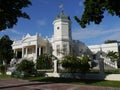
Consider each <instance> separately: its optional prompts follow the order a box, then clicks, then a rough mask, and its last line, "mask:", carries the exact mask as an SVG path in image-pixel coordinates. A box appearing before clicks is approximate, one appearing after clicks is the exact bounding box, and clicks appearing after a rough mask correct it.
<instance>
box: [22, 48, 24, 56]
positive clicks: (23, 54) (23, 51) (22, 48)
mask: <svg viewBox="0 0 120 90" xmlns="http://www.w3.org/2000/svg"><path fill="white" fill-rule="evenodd" d="M23 57H24V47H22V58H23Z"/></svg>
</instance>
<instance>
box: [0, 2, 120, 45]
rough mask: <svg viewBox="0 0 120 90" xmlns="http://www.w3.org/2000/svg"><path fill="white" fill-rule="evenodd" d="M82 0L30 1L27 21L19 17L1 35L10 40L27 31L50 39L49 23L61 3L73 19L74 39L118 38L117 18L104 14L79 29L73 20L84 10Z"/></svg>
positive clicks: (100, 40)
mask: <svg viewBox="0 0 120 90" xmlns="http://www.w3.org/2000/svg"><path fill="white" fill-rule="evenodd" d="M83 1H84V0H31V2H32V6H29V7H28V8H25V9H24V11H25V12H27V13H28V14H29V16H30V18H31V19H30V20H27V19H22V18H20V19H19V21H18V23H17V25H15V26H14V27H13V28H12V29H7V30H5V31H1V32H0V37H2V36H3V35H5V34H7V35H9V37H10V38H11V39H13V40H14V39H17V40H18V39H21V38H22V37H23V36H24V35H26V34H27V33H30V34H31V35H35V34H36V33H39V34H41V35H42V36H43V37H46V36H48V37H49V38H50V37H52V35H53V25H52V22H53V20H54V19H55V17H56V16H57V15H58V14H59V13H60V9H59V6H60V4H61V3H62V4H63V5H64V13H65V14H67V15H69V16H70V17H71V20H72V36H73V39H76V40H80V41H82V42H84V43H85V44H86V45H93V44H102V43H104V41H106V40H118V41H120V18H118V17H115V16H111V15H109V14H108V13H105V18H104V19H103V21H102V23H101V24H99V25H95V24H92V23H91V24H90V25H89V26H87V27H86V28H85V29H82V28H81V27H80V26H79V25H78V23H77V22H76V21H75V20H74V16H75V15H77V16H79V17H80V16H81V15H82V12H83V11H84V5H83Z"/></svg>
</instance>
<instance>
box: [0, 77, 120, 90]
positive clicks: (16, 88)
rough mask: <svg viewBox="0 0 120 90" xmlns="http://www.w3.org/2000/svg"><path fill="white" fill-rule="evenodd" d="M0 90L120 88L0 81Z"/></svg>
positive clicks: (19, 80)
mask: <svg viewBox="0 0 120 90" xmlns="http://www.w3.org/2000/svg"><path fill="white" fill-rule="evenodd" d="M0 90H120V88H112V87H98V86H86V85H73V84H72V85H71V84H63V83H44V82H29V81H27V80H21V79H14V78H12V79H0Z"/></svg>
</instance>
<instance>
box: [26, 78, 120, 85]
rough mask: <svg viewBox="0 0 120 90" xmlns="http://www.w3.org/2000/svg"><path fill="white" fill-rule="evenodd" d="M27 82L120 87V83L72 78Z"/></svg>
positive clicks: (31, 79) (33, 79) (32, 79)
mask: <svg viewBox="0 0 120 90" xmlns="http://www.w3.org/2000/svg"><path fill="white" fill-rule="evenodd" d="M27 80H30V81H40V82H50V83H68V84H77V85H93V86H105V87H120V81H107V80H80V79H71V78H55V77H29V78H27Z"/></svg>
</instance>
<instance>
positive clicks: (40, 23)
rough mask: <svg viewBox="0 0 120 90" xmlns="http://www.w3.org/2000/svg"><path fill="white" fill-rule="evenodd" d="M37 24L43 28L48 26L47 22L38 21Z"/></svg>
mask: <svg viewBox="0 0 120 90" xmlns="http://www.w3.org/2000/svg"><path fill="white" fill-rule="evenodd" d="M37 24H38V25H39V26H40V27H41V26H45V25H46V21H45V20H38V21H37Z"/></svg>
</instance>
